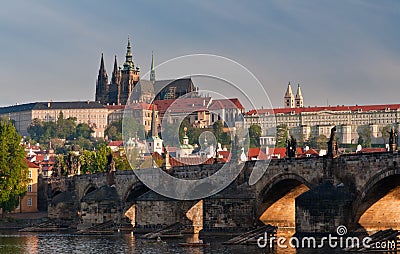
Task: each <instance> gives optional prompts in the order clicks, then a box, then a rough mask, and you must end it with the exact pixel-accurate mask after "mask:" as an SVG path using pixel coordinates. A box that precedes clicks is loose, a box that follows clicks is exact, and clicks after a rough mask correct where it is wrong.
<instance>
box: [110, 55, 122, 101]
mask: <svg viewBox="0 0 400 254" xmlns="http://www.w3.org/2000/svg"><path fill="white" fill-rule="evenodd" d="M120 83H121V70H120V69H119V68H118V64H117V56H115V57H114V69H113V72H112V76H111V82H110V87H109V94H108V103H110V104H116V105H118V104H119V103H120V101H119V94H120Z"/></svg>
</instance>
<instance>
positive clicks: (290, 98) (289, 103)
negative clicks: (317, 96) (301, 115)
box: [283, 82, 295, 108]
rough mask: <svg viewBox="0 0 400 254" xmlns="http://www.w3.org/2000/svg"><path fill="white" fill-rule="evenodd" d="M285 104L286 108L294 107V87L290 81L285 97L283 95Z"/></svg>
mask: <svg viewBox="0 0 400 254" xmlns="http://www.w3.org/2000/svg"><path fill="white" fill-rule="evenodd" d="M283 105H284V107H285V108H294V107H295V104H294V95H293V92H292V87H291V86H290V82H289V84H288V87H287V89H286V93H285V97H283Z"/></svg>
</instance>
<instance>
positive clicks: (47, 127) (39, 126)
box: [28, 112, 93, 149]
mask: <svg viewBox="0 0 400 254" xmlns="http://www.w3.org/2000/svg"><path fill="white" fill-rule="evenodd" d="M28 133H29V135H30V136H31V138H32V139H34V140H36V141H37V142H39V143H43V144H47V143H48V142H49V140H50V139H54V138H58V139H64V140H74V139H79V138H81V139H88V140H90V139H91V134H92V133H93V129H92V128H91V127H90V126H89V125H88V124H86V123H80V124H78V125H76V118H75V117H69V118H67V119H64V114H63V113H62V112H60V114H59V116H58V119H57V121H56V122H43V121H41V120H40V119H37V118H35V119H33V120H32V123H31V124H30V125H29V126H28ZM57 148H58V147H56V149H57Z"/></svg>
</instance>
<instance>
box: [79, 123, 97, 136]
mask: <svg viewBox="0 0 400 254" xmlns="http://www.w3.org/2000/svg"><path fill="white" fill-rule="evenodd" d="M93 132H94V131H93V129H92V128H91V127H90V126H89V125H88V124H86V123H80V124H78V125H77V126H76V135H75V136H76V138H85V139H90V138H91V137H92V133H93Z"/></svg>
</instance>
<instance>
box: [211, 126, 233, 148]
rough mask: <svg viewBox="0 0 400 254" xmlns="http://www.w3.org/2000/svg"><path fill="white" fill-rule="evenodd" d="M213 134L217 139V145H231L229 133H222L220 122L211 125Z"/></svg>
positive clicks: (222, 128) (222, 127)
mask: <svg viewBox="0 0 400 254" xmlns="http://www.w3.org/2000/svg"><path fill="white" fill-rule="evenodd" d="M213 133H214V135H215V138H216V139H217V143H221V145H229V144H230V143H231V136H230V135H229V133H227V132H224V124H223V122H222V121H221V120H218V121H216V122H215V123H214V124H213Z"/></svg>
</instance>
